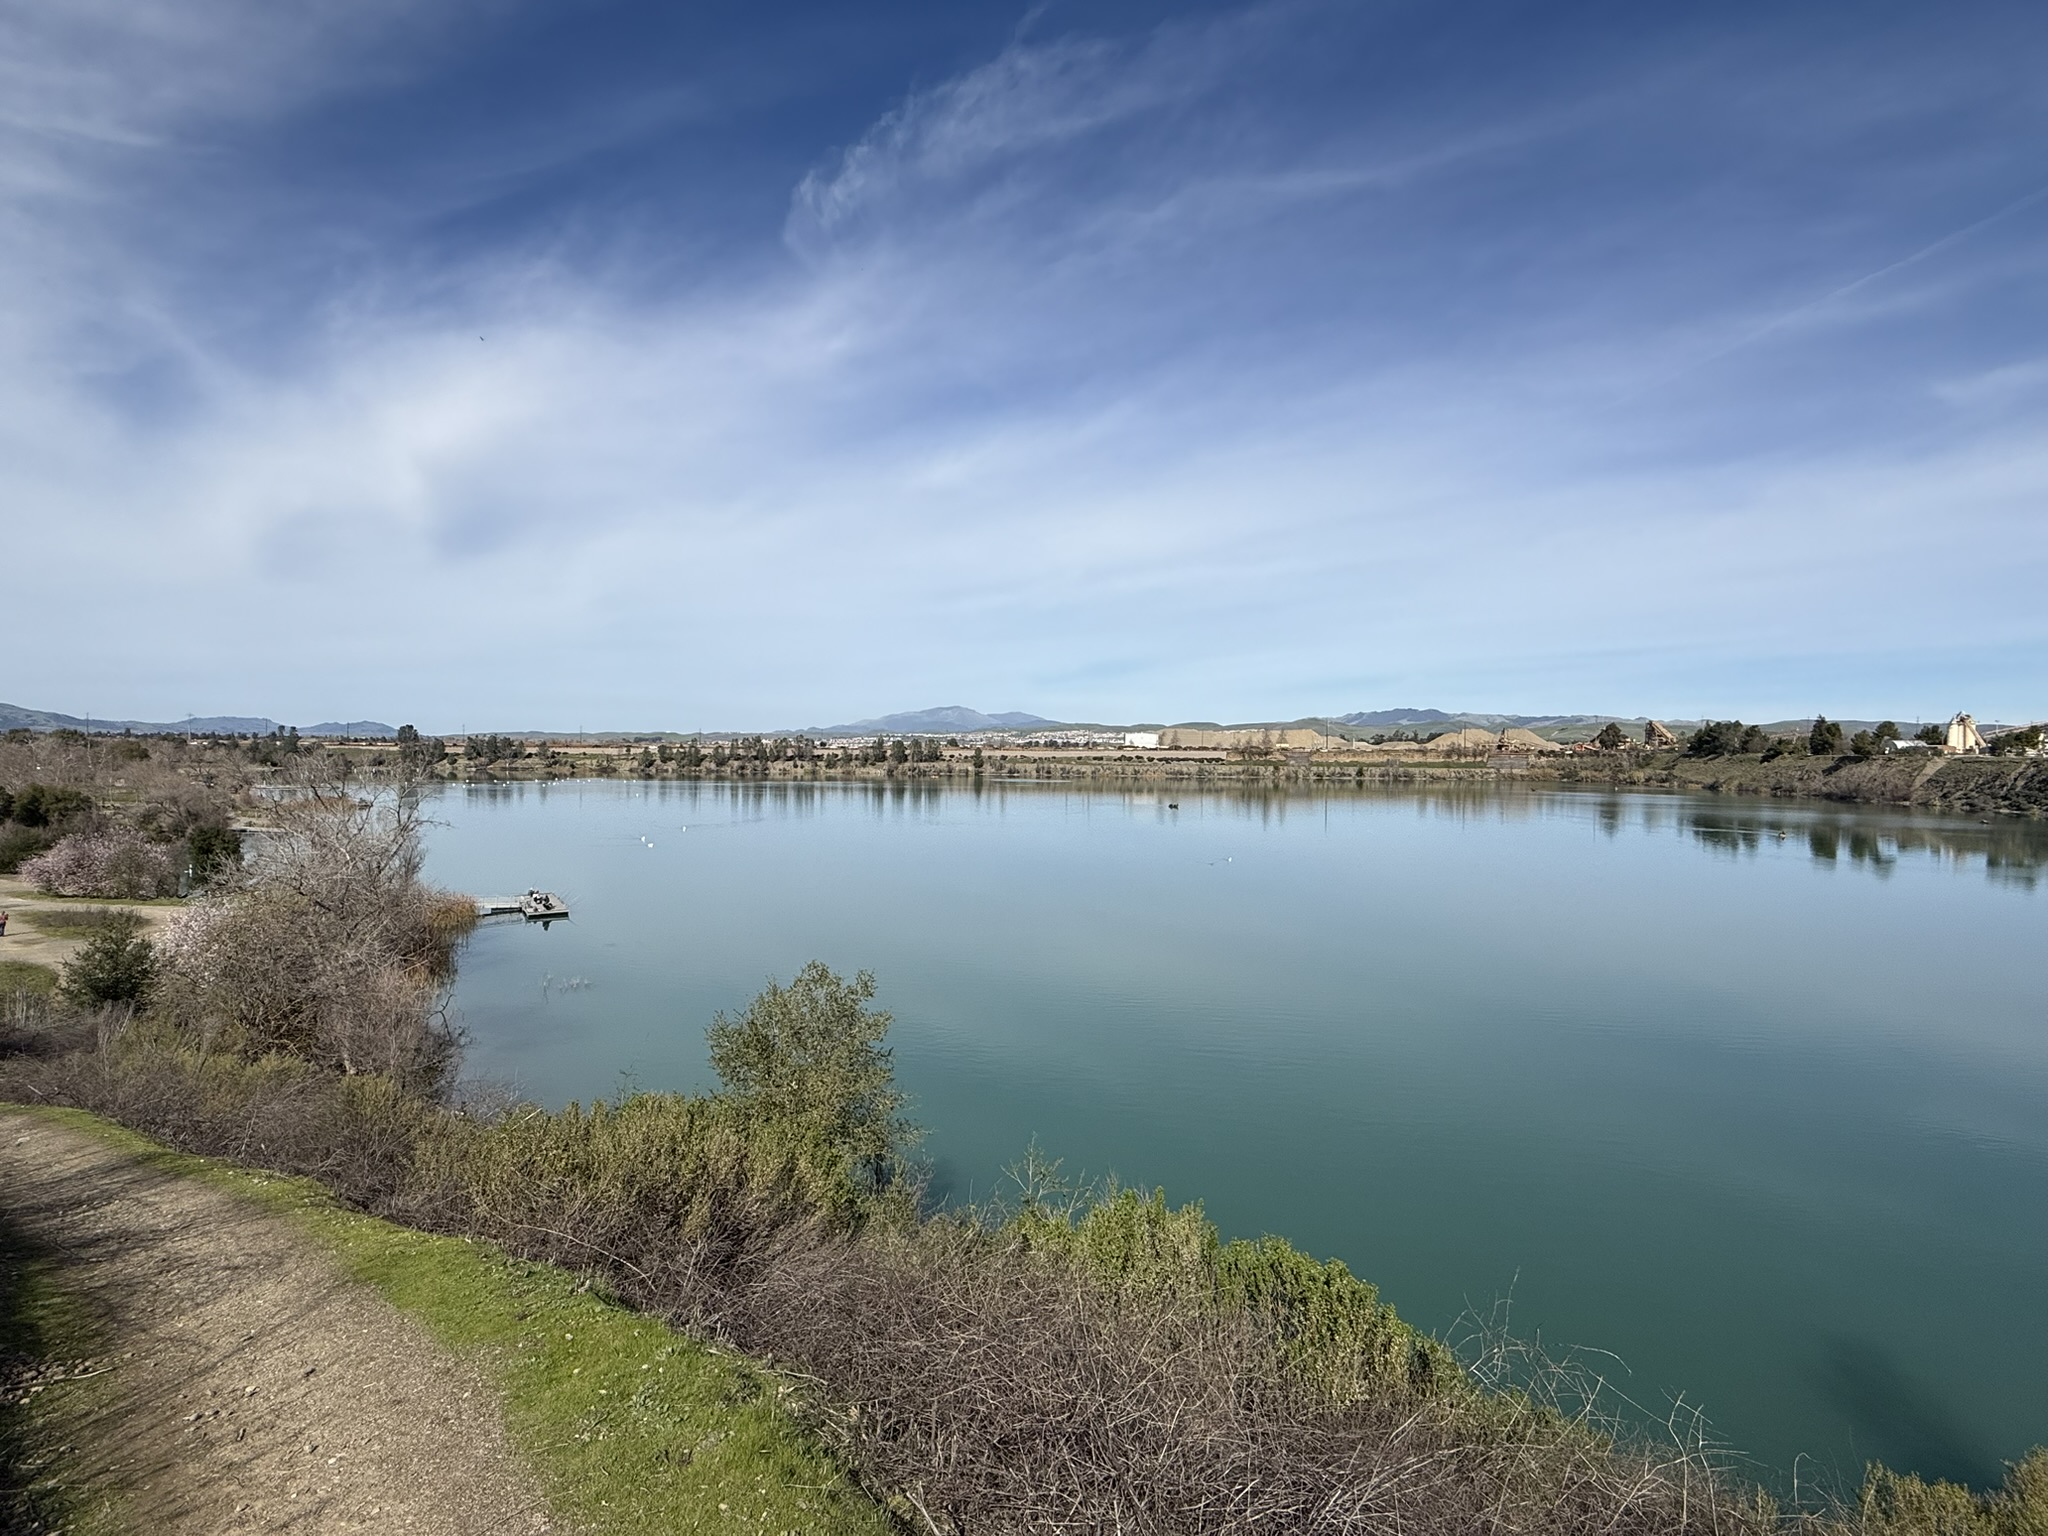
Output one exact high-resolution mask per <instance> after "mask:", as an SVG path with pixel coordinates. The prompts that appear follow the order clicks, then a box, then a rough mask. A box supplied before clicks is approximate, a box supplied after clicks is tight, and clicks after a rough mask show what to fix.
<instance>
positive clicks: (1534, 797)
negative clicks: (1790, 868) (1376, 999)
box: [461, 777, 2048, 889]
mask: <svg viewBox="0 0 2048 1536" xmlns="http://www.w3.org/2000/svg"><path fill="white" fill-rule="evenodd" d="M595 782H599V781H588V782H586V781H577V780H569V781H565V782H561V783H555V784H534V783H516V782H515V783H482V784H470V785H465V786H463V788H462V790H461V793H462V794H464V795H466V796H467V797H469V798H470V799H471V800H472V801H476V802H479V803H484V804H500V803H506V802H512V801H518V800H523V799H525V798H527V797H528V796H535V797H539V798H540V799H543V800H544V799H546V798H547V797H548V796H550V795H565V794H566V795H574V794H577V793H579V792H581V790H582V789H585V788H588V787H590V785H591V783H595ZM603 787H604V792H605V793H607V794H615V795H624V796H626V797H629V798H638V799H642V800H646V801H648V802H650V803H653V804H657V805H661V806H663V807H670V808H674V809H676V810H678V811H680V812H682V813H683V814H684V816H685V817H686V818H687V817H689V816H697V817H700V818H702V817H707V816H710V815H711V814H712V813H713V812H714V811H715V812H716V813H717V819H718V820H720V821H722V822H746V821H754V820H763V819H767V818H770V817H777V818H792V819H798V820H801V819H804V818H806V817H810V816H815V815H818V814H820V813H821V812H822V811H823V810H825V809H826V808H827V806H828V805H829V806H830V807H831V808H833V809H835V810H839V811H843V810H844V809H845V808H846V807H848V806H849V805H852V806H858V807H859V808H861V809H862V810H864V811H865V812H866V813H867V814H868V815H869V816H871V817H873V818H875V819H877V820H924V821H934V822H935V821H938V820H941V819H943V817H944V815H945V812H946V807H947V804H948V802H949V800H950V799H951V797H953V796H965V797H967V799H968V800H969V801H970V802H971V803H972V804H973V805H974V807H975V808H976V809H978V810H979V809H993V810H995V811H996V812H998V813H1000V812H1001V811H1002V810H1003V809H1004V807H1005V806H1007V805H1009V804H1011V803H1013V802H1026V801H1028V802H1029V803H1031V804H1033V805H1043V804H1045V803H1046V802H1047V801H1048V800H1051V801H1055V802H1065V803H1066V805H1067V807H1068V808H1069V809H1070V810H1071V811H1072V812H1073V813H1075V814H1081V815H1091V816H1092V815H1105V814H1113V813H1115V812H1118V811H1121V812H1123V813H1124V814H1127V815H1138V814H1144V815H1150V816H1153V817H1156V818H1158V819H1161V820H1164V819H1166V818H1168V817H1175V816H1189V817H1194V816H1215V817H1222V818H1225V819H1228V820H1235V821H1241V822H1244V823H1248V824H1256V825H1258V826H1260V827H1263V828H1273V827H1277V826H1282V825H1285V824H1286V823H1287V822H1288V821H1289V820H1290V819H1294V818H1299V817H1305V816H1314V815H1321V814H1326V813H1327V812H1328V810H1329V808H1330V807H1331V806H1333V805H1338V804H1347V803H1348V804H1357V803H1360V802H1378V803H1382V804H1388V803H1391V804H1398V805H1402V806H1405V807H1408V808H1410V809H1412V811H1413V813H1414V814H1415V816H1416V817H1417V818H1419V819H1424V820H1431V821H1443V822H1449V823H1453V824H1472V823H1480V822H1491V823H1520V822H1528V821H1531V820H1537V819H1543V818H1565V819H1576V818H1583V817H1586V816H1588V815H1590V816H1591V818H1592V821H1593V824H1594V825H1596V826H1597V827H1598V828H1599V830H1600V831H1601V832H1602V833H1603V834H1604V835H1605V836H1607V837H1609V838H1613V837H1617V836H1619V835H1620V834H1621V833H1622V832H1624V831H1628V830H1631V829H1634V830H1640V831H1644V832H1652V833H1657V832H1670V831H1677V832H1680V833H1682V834H1685V835H1687V836H1689V837H1690V838H1691V840H1692V841H1693V842H1694V843H1695V844H1696V845H1697V846H1698V847H1699V848H1701V849H1702V850H1704V851H1706V852H1708V853H1711V854H1714V855H1718V856H1722V857H1728V858H1753V857H1756V856H1757V855H1759V854H1760V853H1762V852H1764V851H1765V850H1769V849H1775V848H1778V847H1781V846H1782V847H1786V848H1796V847H1799V846H1802V845H1803V846H1804V848H1805V849H1806V852H1807V854H1808V855H1809V856H1810V857H1811V858H1812V859H1813V860H1815V861H1816V862H1818V863H1823V864H1829V865H1837V866H1842V867H1847V868H1851V869H1858V870H1862V871H1864V872H1866V873H1869V874H1873V875H1876V876H1878V877H1879V878H1884V877H1886V876H1889V875H1890V874H1891V873H1892V872H1893V871H1894V870H1895V869H1896V868H1897V867H1898V865H1899V862H1900V861H1901V859H1905V858H1925V859H1930V860H1933V861H1935V862H1937V863H1942V864H1948V865H1953V866H1957V867H1962V866H1965V865H1971V864H1976V863H1978V862H1980V861H1981V863H1982V864H1983V866H1984V870H1985V873H1986V875H1987V876H1988V877H1989V878H1990V879H1991V880H1993V881H1995V882H1997V883H2000V884H2009V885H2017V886H2020V887H2023V888H2027V889H2032V888H2033V887H2035V886H2036V885H2038V884H2039V883H2040V882H2041V880H2042V879H2043V877H2044V874H2048V824H2044V823H2041V822H2034V821H2016V820H2011V819H2003V818H2001V819H1999V820H1995V821H1985V820H1968V819H1964V818H1960V817H1950V816H1938V815H1933V814H1929V813H1925V812H1915V811H1910V810H1905V809H1901V808H1895V807H1872V806H1845V805H1831V804H1815V803H1813V802H1789V803H1788V802H1772V801H1767V802H1745V801H1725V800H1719V799H1715V800H1705V799H1703V798H1702V797H1699V796H1692V795H1676V794H1659V793H1655V792H1648V791H1644V792H1635V793H1629V794H1616V793H1614V792H1612V791H1590V790H1573V789H1539V788H1529V787H1525V786H1513V785H1500V786H1493V785H1484V784H1450V785H1423V786H1413V787H1400V788H1391V787H1386V786H1379V785H1363V786H1352V785H1332V784H1316V785H1277V784H1216V785H1192V784H1187V783H1166V782H1162V783H1158V784H1147V785H1118V784H1094V783H1082V784H1073V783H1060V782H1048V781H1044V780H1032V779H997V778H986V777H984V778H977V779H974V780H972V781H969V782H966V783H961V782H959V781H948V780H944V779H913V778H903V779H862V780H831V779H820V780H801V779H798V780H789V779H739V780H725V779H714V780H663V779H656V780H648V781H628V782H624V783H619V782H604V785H603ZM700 830H702V829H700Z"/></svg>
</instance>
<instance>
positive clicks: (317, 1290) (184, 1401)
mask: <svg viewBox="0 0 2048 1536" xmlns="http://www.w3.org/2000/svg"><path fill="white" fill-rule="evenodd" d="M0 1211H4V1213H5V1215H6V1217H7V1219H8V1221H9V1222H10V1223H11V1224H12V1225H13V1226H14V1228H15V1229H16V1230H17V1231H18V1232H20V1233H21V1234H23V1236H24V1237H25V1238H26V1240H27V1241H28V1243H29V1244H30V1245H31V1246H32V1247H33V1248H35V1249H37V1250H40V1251H41V1252H42V1253H43V1254H44V1255H45V1256H47V1257H49V1258H51V1259H53V1260H54V1261H55V1262H56V1264H57V1265H58V1276H57V1278H58V1283H59V1284H60V1285H62V1286H63V1287H64V1288H65V1289H67V1290H69V1291H71V1292H73V1293H74V1294H77V1295H79V1296H81V1297H83V1298H84V1299H85V1300H86V1301H87V1302H88V1304H89V1305H91V1306H92V1307H93V1308H94V1309H95V1311H96V1312H97V1313H98V1314H99V1315H101V1316H103V1317H105V1318H106V1319H108V1321H109V1323H110V1325H111V1339H110V1349H109V1357H110V1362H111V1364H112V1366H113V1369H112V1371H111V1372H110V1375H109V1381H110V1383H111V1390H110V1391H109V1392H108V1393H107V1399H106V1403H105V1406H104V1408H103V1409H102V1410H101V1412H100V1414H99V1421H98V1422H96V1423H95V1425H94V1426H93V1430H94V1433H93V1434H92V1436H91V1441H92V1443H91V1444H90V1445H89V1446H87V1447H84V1448H82V1449H81V1451H80V1452H79V1454H80V1455H81V1457H82V1464H81V1467H80V1470H81V1473H82V1474H83V1475H85V1476H87V1477H90V1478H91V1479H93V1481H94V1483H95V1484H98V1483H100V1482H102V1481H105V1482H111V1483H112V1484H114V1485H115V1486H118V1487H119V1488H121V1489H123V1490H125V1491H126V1492H127V1495H128V1497H129V1500H130V1507H131V1509H132V1510H133V1512H134V1514H135V1515H136V1516H137V1517H138V1518H137V1522H136V1523H137V1526H138V1528H140V1529H144V1530H147V1531H149V1532H150V1533H151V1536H187V1533H190V1536H245V1533H253V1532H259V1531H266V1532H267V1531H290V1532H294V1533H321V1536H325V1533H327V1532H338V1531H391V1532H420V1533H431V1536H440V1533H448V1536H457V1533H461V1536H469V1533H477V1536H482V1533H486V1532H488V1533H491V1536H501V1533H521V1532H535V1531H548V1530H551V1529H556V1528H558V1527H556V1526H555V1525H554V1524H553V1523H552V1522H551V1520H550V1517H549V1516H548V1515H547V1513H546V1512H545V1506H544V1504H543V1502H542V1500H541V1497H540V1495H539V1492H538V1491H537V1489H536V1488H535V1486H534V1484H533V1481H532V1479H531V1477H530V1476H529V1475H528V1474H527V1473H526V1472H525V1471H524V1470H523V1468H522V1467H521V1466H520V1465H519V1464H518V1462H517V1461H516V1460H515V1459H514V1457H513V1455H512V1453H511V1452H510V1450H509V1449H508V1447H507V1445H506V1442H505V1435H504V1429H503V1426H502V1424H501V1422H500V1420H499V1415H498V1407H497V1400H496V1397H495V1396H494V1394H493V1393H492V1392H491V1390H490V1388H489V1387H488V1386H487V1385H486V1384H485V1382H484V1381H483V1379H482V1378H481V1377H480V1376H478V1375H477V1374H476V1372H475V1371H473V1370H471V1369H470V1368H469V1367H468V1366H466V1365H464V1364H463V1363H462V1362H460V1361H458V1360H456V1359H455V1358H453V1357H452V1356H450V1355H449V1354H448V1353H447V1352H446V1351H444V1350H442V1349H441V1348H440V1347H439V1346H438V1345H436V1344H435V1343H434V1342H433V1340H432V1339H430V1338H429V1337H428V1336H427V1335H426V1333H425V1332H424V1331H423V1330H421V1329H420V1328H419V1327H418V1325H416V1324H415V1323H413V1322H412V1321H411V1320H410V1319H409V1318H407V1317H406V1316H405V1315H404V1314H402V1313H400V1312H399V1311H397V1310H396V1309H395V1308H393V1307H392V1306H391V1305H390V1304H389V1303H387V1302H386V1301H384V1300H383V1298H382V1297H380V1296H378V1295H377V1294H376V1293H375V1292H374V1291H372V1290H370V1289H368V1288H367V1287H365V1286H362V1285H359V1284H356V1283H355V1282H353V1281H351V1280H349V1279H348V1278H347V1277H346V1276H344V1275H343V1274H342V1273H341V1272H340V1271H339V1270H338V1269H337V1268H336V1267H335V1265H334V1263H333V1261H332V1260H331V1259H330V1258H329V1257H328V1256H327V1255H326V1254H325V1253H324V1252H322V1251H321V1250H319V1249H318V1248H317V1247H316V1246H315V1245H313V1244H312V1243H311V1242H310V1241H309V1240H308V1239H306V1238H304V1237H302V1236H301V1235H299V1234H298V1233H297V1232H296V1231H294V1230H293V1228H292V1227H291V1225H290V1224H289V1223H288V1222H287V1221H285V1220H284V1219H282V1218H280V1217H278V1216H276V1215H274V1214H271V1213H269V1212H266V1211H262V1210H260V1209H258V1208H256V1207H255V1206H253V1205H250V1204H248V1203H247V1202H245V1201H242V1200H240V1199H237V1198H236V1197H235V1196H233V1195H231V1194H228V1193H226V1192H224V1191H221V1190H217V1189H214V1188H211V1187H210V1186H208V1185H206V1184H204V1183H200V1182H197V1181H195V1180H191V1179H185V1178H179V1177H176V1176H174V1175H171V1174H167V1173H163V1172H160V1171H158V1170H155V1169H152V1168H149V1167H147V1166H145V1165H143V1164H141V1163H138V1162H137V1161H135V1160H134V1159H133V1158H131V1157H129V1156H127V1155H125V1154H124V1153H121V1152H119V1151H115V1150H113V1149H111V1148H109V1147H107V1146H105V1145H103V1144H102V1143H100V1142H98V1141H96V1140H94V1139H93V1138H91V1137H89V1136H86V1135H83V1134H81V1133H79V1132H76V1131H72V1130H70V1129H68V1128H66V1127H63V1126H59V1125H54V1124H50V1123H48V1122H46V1121H44V1120H42V1119H40V1118H38V1117H36V1116H32V1115H23V1114H19V1113H6V1112H0ZM102 1363H108V1362H106V1361H103V1362H102Z"/></svg>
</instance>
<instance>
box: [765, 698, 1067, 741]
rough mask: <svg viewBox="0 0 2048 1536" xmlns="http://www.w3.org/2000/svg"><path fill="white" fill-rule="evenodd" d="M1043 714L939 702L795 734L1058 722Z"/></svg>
mask: <svg viewBox="0 0 2048 1536" xmlns="http://www.w3.org/2000/svg"><path fill="white" fill-rule="evenodd" d="M1058 724H1059V721H1057V720H1047V719H1045V718H1044V717H1043V716H1042V715H1027V714H1023V713H1020V712H1019V711H1016V710H1008V711H1005V712H1004V713H1003V714H1000V715H984V714H983V713H982V712H981V711H980V710H978V709H969V708H968V707H967V706H966V705H965V704H941V705H940V706H939V707H938V708H936V709H913V710H910V711H909V712H907V713H905V714H900V715H879V716H877V717H876V718H875V719H873V720H854V721H850V722H848V723H847V724H845V725H813V726H808V727H806V728H805V729H804V730H802V731H800V732H797V733H795V734H798V735H804V736H875V735H881V736H888V735H896V736H956V735H959V734H961V733H962V732H967V731H1021V730H1031V729H1033V728H1035V727H1037V726H1041V725H1058Z"/></svg>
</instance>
